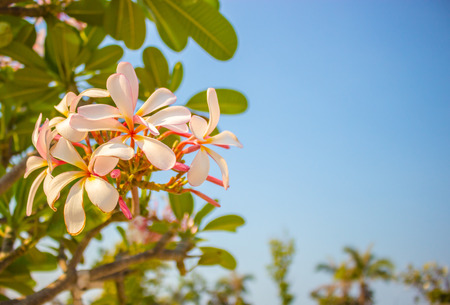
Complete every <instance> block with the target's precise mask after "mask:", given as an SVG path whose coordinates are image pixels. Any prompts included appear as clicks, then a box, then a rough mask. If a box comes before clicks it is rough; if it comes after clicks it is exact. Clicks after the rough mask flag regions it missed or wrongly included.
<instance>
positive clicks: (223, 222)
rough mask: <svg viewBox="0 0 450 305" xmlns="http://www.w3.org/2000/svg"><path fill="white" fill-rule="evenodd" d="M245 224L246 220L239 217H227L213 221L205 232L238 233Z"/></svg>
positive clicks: (204, 229)
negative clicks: (239, 228) (237, 230)
mask: <svg viewBox="0 0 450 305" xmlns="http://www.w3.org/2000/svg"><path fill="white" fill-rule="evenodd" d="M244 224H245V220H244V219H243V218H242V217H240V216H237V215H225V216H222V217H219V218H216V219H214V220H212V221H211V222H210V223H208V224H207V225H206V226H205V227H204V228H203V231H230V232H236V229H237V228H238V227H240V226H242V225H244Z"/></svg>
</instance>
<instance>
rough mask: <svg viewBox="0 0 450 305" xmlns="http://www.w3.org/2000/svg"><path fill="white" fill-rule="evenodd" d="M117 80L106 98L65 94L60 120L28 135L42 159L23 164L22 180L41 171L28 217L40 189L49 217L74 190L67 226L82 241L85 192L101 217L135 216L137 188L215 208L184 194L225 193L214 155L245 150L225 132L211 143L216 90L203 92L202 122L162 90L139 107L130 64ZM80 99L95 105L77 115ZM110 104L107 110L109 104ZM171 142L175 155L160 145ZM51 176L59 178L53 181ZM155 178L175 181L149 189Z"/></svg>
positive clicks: (225, 180) (92, 92)
mask: <svg viewBox="0 0 450 305" xmlns="http://www.w3.org/2000/svg"><path fill="white" fill-rule="evenodd" d="M116 72H117V73H114V74H112V75H111V76H110V77H109V78H108V80H107V82H106V90H105V89H97V88H92V89H88V90H85V91H83V92H81V93H80V94H79V95H76V94H75V93H73V92H69V93H67V94H66V95H65V96H64V98H63V99H62V100H61V102H60V103H59V104H58V105H57V106H55V108H56V110H58V111H59V112H60V113H61V114H62V116H58V117H55V118H53V119H51V120H48V119H46V120H45V121H44V123H43V124H42V125H41V121H42V117H41V116H40V117H39V119H38V121H37V123H36V126H35V129H34V132H33V136H32V140H33V144H34V146H35V147H36V150H37V152H38V154H39V156H32V157H30V158H29V159H28V162H27V169H26V173H25V177H27V176H28V175H29V174H30V173H31V172H33V171H35V170H37V169H43V170H42V171H41V173H40V174H39V175H38V176H37V178H36V179H35V180H34V182H33V184H32V187H31V190H30V194H29V198H28V202H27V215H31V213H32V206H33V199H34V197H35V194H36V191H37V189H38V187H39V185H40V184H41V183H42V182H43V189H44V193H45V194H46V196H47V202H48V204H49V206H50V207H51V208H52V209H53V210H56V208H55V202H56V201H57V200H58V198H59V197H60V193H61V191H62V190H63V189H64V188H65V187H66V186H68V185H69V184H70V183H72V182H75V183H74V184H73V185H72V186H71V187H70V190H69V193H68V195H67V198H66V200H65V205H64V220H65V223H66V227H67V230H68V232H69V233H70V234H72V235H77V234H79V233H80V232H81V231H82V230H83V228H84V225H85V222H86V215H85V212H84V208H83V194H84V192H85V191H86V193H87V196H88V198H89V200H90V201H91V202H92V203H93V204H94V205H96V206H97V207H98V208H99V209H100V210H101V211H103V212H105V213H108V212H111V211H113V210H114V209H116V207H117V203H119V207H120V209H121V210H122V211H123V213H124V214H125V216H127V217H128V218H131V217H132V215H133V216H138V215H139V202H136V201H138V200H136V197H137V196H138V194H139V192H138V189H139V188H141V189H150V190H154V191H166V192H171V193H178V194H181V193H184V192H192V193H194V194H196V195H198V196H199V197H201V198H203V199H205V200H206V201H208V202H209V203H211V204H214V205H216V206H218V203H217V202H216V201H215V200H213V199H211V198H210V197H208V196H207V195H205V194H203V193H201V192H199V191H198V190H195V189H192V188H186V187H185V186H186V184H190V185H191V186H199V185H201V184H202V183H203V182H204V181H205V180H208V181H210V182H213V183H215V184H218V185H220V186H223V187H224V188H225V189H227V188H228V186H229V173H228V167H227V163H226V162H225V160H224V158H223V157H222V156H220V155H219V154H218V153H217V152H215V151H214V150H212V149H211V147H214V146H216V147H222V148H229V147H230V146H237V147H242V145H241V143H240V142H239V141H238V139H237V138H236V136H235V135H234V134H233V133H231V132H229V131H223V132H221V133H218V134H216V135H214V136H211V134H212V132H213V131H214V130H215V128H216V126H217V124H218V121H219V117H220V108H219V103H218V99H217V95H216V92H215V90H214V89H212V88H209V89H208V91H207V103H208V107H209V120H208V121H206V120H205V119H204V118H202V117H200V116H197V115H191V113H190V111H189V110H188V109H187V108H185V107H183V106H172V105H173V104H174V103H175V101H176V96H175V95H174V94H173V93H172V92H170V91H169V90H168V89H165V88H159V89H157V90H156V91H155V92H153V94H152V95H151V96H150V97H148V99H147V100H146V101H145V102H144V103H143V104H142V105H140V107H138V103H139V102H138V96H139V82H138V79H137V77H136V73H135V71H134V68H133V67H132V65H131V64H130V63H127V62H121V63H119V65H118V67H117V71H116ZM83 97H87V98H89V101H91V100H93V99H95V101H97V103H95V104H92V103H91V104H88V105H84V106H80V107H78V104H79V102H80V101H81V100H82V98H83ZM111 99H112V103H109V104H108V103H107V102H110V101H111ZM98 101H105V103H98ZM112 104H114V105H115V106H112ZM137 108H138V109H137ZM136 109H137V110H136ZM170 135H177V136H179V137H180V140H178V141H175V142H174V143H173V145H172V147H169V146H167V145H166V144H165V143H164V142H163V141H164V140H165V139H166V138H167V137H168V136H170ZM193 152H197V153H196V156H195V157H194V159H193V161H192V163H191V165H190V166H188V165H186V164H185V160H184V157H185V155H187V154H190V153H193ZM209 157H211V158H212V159H213V160H214V161H215V162H216V163H217V164H218V166H219V168H220V170H221V173H222V179H218V178H215V177H211V176H209V167H210V161H209ZM55 168H58V169H57V170H56V171H58V172H59V173H58V174H56V175H55V172H56V171H55ZM160 170H162V171H168V170H172V171H173V172H174V176H172V177H171V178H170V179H169V181H168V182H166V183H164V184H162V183H154V182H151V181H148V179H147V178H148V177H150V175H151V174H152V173H153V172H155V171H160ZM129 193H131V194H133V196H132V197H133V199H134V200H133V201H132V204H131V212H130V210H129V207H128V205H127V204H126V202H125V201H126V198H127V195H128V194H129ZM136 205H137V206H136Z"/></svg>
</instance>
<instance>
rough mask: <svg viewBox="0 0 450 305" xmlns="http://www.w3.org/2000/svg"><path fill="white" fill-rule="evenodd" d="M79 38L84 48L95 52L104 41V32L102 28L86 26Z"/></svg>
mask: <svg viewBox="0 0 450 305" xmlns="http://www.w3.org/2000/svg"><path fill="white" fill-rule="evenodd" d="M80 36H81V39H82V40H83V44H84V46H85V47H86V48H88V49H90V50H96V49H97V48H98V46H99V45H100V43H101V42H102V41H103V39H105V36H106V32H105V30H104V29H103V28H102V27H98V26H88V27H86V28H85V29H84V30H83V31H81V32H80Z"/></svg>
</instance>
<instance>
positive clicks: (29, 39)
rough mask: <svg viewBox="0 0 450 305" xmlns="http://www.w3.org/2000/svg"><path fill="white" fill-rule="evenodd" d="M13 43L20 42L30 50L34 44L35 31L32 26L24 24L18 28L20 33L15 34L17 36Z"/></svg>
mask: <svg viewBox="0 0 450 305" xmlns="http://www.w3.org/2000/svg"><path fill="white" fill-rule="evenodd" d="M14 41H17V42H22V43H24V44H25V45H27V46H29V47H30V48H32V47H33V45H34V43H35V42H36V29H35V28H34V25H32V24H30V23H28V22H27V23H26V24H24V25H23V26H22V27H21V28H20V31H19V32H18V33H17V35H16V36H15V37H14Z"/></svg>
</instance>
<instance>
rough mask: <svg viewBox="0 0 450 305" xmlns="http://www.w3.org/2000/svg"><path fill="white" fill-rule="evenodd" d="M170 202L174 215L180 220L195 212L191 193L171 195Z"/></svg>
mask: <svg viewBox="0 0 450 305" xmlns="http://www.w3.org/2000/svg"><path fill="white" fill-rule="evenodd" d="M169 201H170V207H171V208H172V211H173V214H175V217H176V218H177V219H178V220H181V219H183V216H184V214H185V213H188V214H189V215H191V214H192V211H193V210H194V199H193V198H192V194H191V193H184V194H181V195H178V194H172V193H169Z"/></svg>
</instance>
